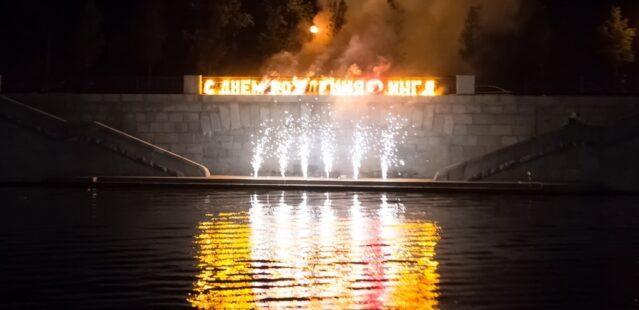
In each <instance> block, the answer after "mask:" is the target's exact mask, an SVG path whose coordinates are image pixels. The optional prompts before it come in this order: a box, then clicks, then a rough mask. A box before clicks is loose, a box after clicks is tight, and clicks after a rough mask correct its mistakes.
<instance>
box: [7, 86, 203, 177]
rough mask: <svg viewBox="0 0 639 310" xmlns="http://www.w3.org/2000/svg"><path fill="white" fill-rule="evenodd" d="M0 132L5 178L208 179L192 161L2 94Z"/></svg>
mask: <svg viewBox="0 0 639 310" xmlns="http://www.w3.org/2000/svg"><path fill="white" fill-rule="evenodd" d="M0 133H1V135H0V139H1V140H3V141H4V142H5V147H4V148H3V150H2V153H0V154H3V155H2V156H0V157H1V159H2V164H1V165H0V178H3V179H5V180H7V179H8V180H16V179H19V180H34V179H35V180H38V179H40V180H41V179H46V178H57V177H69V176H80V175H150V176H162V175H166V176H199V177H207V176H209V175H210V173H209V170H208V169H207V168H206V167H204V166H202V165H200V164H198V163H196V162H194V161H191V160H189V159H187V158H184V157H182V156H179V155H177V154H175V153H172V152H169V151H167V150H165V149H162V148H160V147H157V146H155V145H153V144H150V143H148V142H146V141H143V140H140V139H138V138H136V137H133V136H131V135H128V134H126V133H124V132H121V131H119V130H116V129H114V128H111V127H109V126H107V125H105V124H102V123H99V122H88V123H71V122H68V121H67V120H65V119H63V118H60V117H57V116H55V115H52V114H49V113H46V112H44V111H41V110H38V109H35V108H33V107H31V106H29V105H26V104H23V103H20V102H18V101H16V100H13V99H11V98H7V97H4V96H0ZM35 167H37V168H38V169H37V170H36V169H35Z"/></svg>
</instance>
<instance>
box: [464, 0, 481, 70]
mask: <svg viewBox="0 0 639 310" xmlns="http://www.w3.org/2000/svg"><path fill="white" fill-rule="evenodd" d="M480 14H481V6H471V7H470V9H468V15H467V16H466V21H465V22H464V28H463V30H462V32H461V35H460V36H459V43H460V47H459V56H461V58H462V59H463V60H464V61H466V62H467V63H469V64H470V65H471V66H474V65H475V61H476V60H477V57H478V55H479V53H480V52H481V48H482V47H481V37H482V29H481V16H480Z"/></svg>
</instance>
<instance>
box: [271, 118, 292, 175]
mask: <svg viewBox="0 0 639 310" xmlns="http://www.w3.org/2000/svg"><path fill="white" fill-rule="evenodd" d="M284 114H285V116H284V122H283V124H281V126H279V127H278V128H277V148H276V150H275V152H276V154H277V159H278V160H277V162H278V164H279V167H280V176H282V177H285V176H286V168H287V167H288V152H289V149H290V148H291V144H292V143H293V137H292V135H291V128H292V125H293V116H292V115H291V114H290V113H288V111H286V112H284Z"/></svg>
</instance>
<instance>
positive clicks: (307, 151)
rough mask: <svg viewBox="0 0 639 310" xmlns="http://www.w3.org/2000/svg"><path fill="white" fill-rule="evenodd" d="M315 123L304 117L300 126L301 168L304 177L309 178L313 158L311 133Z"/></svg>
mask: <svg viewBox="0 0 639 310" xmlns="http://www.w3.org/2000/svg"><path fill="white" fill-rule="evenodd" d="M312 125H313V122H311V119H310V118H309V117H308V116H306V115H305V116H303V117H302V118H301V119H300V123H299V124H298V128H299V137H298V148H299V152H298V154H299V156H300V168H301V170H302V176H303V177H304V178H308V159H309V157H310V156H311V134H312V133H311V132H310V128H312Z"/></svg>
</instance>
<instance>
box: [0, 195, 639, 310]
mask: <svg viewBox="0 0 639 310" xmlns="http://www.w3.org/2000/svg"><path fill="white" fill-rule="evenodd" d="M0 193H1V194H2V198H3V199H2V201H3V203H2V210H0V212H1V214H2V216H0V232H1V233H0V249H1V252H0V253H1V254H0V255H1V256H0V257H1V259H0V272H1V274H0V291H1V293H0V295H2V297H1V298H2V303H1V304H0V307H9V308H28V307H32V308H74V309H83V308H113V307H121V308H141V307H152V308H159V307H164V308H176V307H191V306H196V307H203V308H211V309H223V308H233V307H235V308H240V309H243V308H282V307H304V308H307V307H308V308H316V309H325V308H348V309H352V308H366V309H375V308H409V309H416V308H422V309H428V308H444V309H466V308H472V309H477V308H506V309H522V308H546V309H547V308H568V307H572V308H576V307H578V308H637V307H639V197H597V196H584V197H579V196H554V197H543V196H499V195H493V196H480V195H459V194H457V195H435V194H397V193H388V194H382V193H336V192H333V193H321V192H298V191H289V192H285V193H282V192H255V193H253V192H237V191H235V192H230V191H222V192H220V191H196V190H193V191H190V190H139V191H137V190H136V191H133V190H114V189H97V190H96V189H92V190H86V189H84V190H82V189H43V188H4V189H0Z"/></svg>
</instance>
